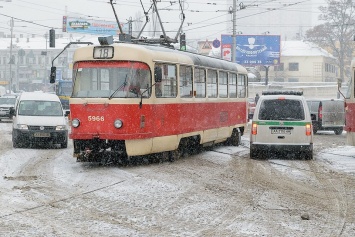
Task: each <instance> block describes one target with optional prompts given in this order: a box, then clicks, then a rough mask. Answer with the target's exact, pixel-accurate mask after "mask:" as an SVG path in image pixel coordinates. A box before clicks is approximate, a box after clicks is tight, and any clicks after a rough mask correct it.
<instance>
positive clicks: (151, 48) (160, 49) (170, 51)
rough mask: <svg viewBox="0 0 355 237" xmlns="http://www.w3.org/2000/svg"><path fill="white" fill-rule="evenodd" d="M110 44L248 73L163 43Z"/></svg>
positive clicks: (162, 57)
mask: <svg viewBox="0 0 355 237" xmlns="http://www.w3.org/2000/svg"><path fill="white" fill-rule="evenodd" d="M95 46H98V45H90V46H87V47H80V48H79V49H77V50H79V51H81V50H86V49H87V48H93V47H95ZM110 46H115V47H127V48H131V49H135V50H143V51H146V53H147V54H151V55H152V57H156V58H157V61H158V60H159V58H160V57H161V59H162V61H165V60H167V59H169V60H171V61H172V62H181V61H182V63H181V64H187V62H188V61H190V63H192V64H193V65H195V66H201V67H207V68H216V69H223V70H228V71H237V72H239V73H245V74H247V73H248V72H247V70H246V68H245V67H243V66H242V65H240V64H237V63H234V62H230V61H227V60H223V59H218V58H214V57H210V56H205V55H200V54H196V53H192V52H186V51H181V50H177V49H174V48H168V47H166V46H161V45H151V44H135V43H114V44H111V45H110ZM154 53H162V54H158V55H157V54H156V55H154ZM178 55H180V56H183V58H185V59H183V58H180V59H182V60H180V59H178Z"/></svg>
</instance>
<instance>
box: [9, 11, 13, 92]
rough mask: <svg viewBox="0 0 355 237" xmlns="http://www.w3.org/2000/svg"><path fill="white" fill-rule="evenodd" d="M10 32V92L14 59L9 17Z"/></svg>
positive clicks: (11, 24)
mask: <svg viewBox="0 0 355 237" xmlns="http://www.w3.org/2000/svg"><path fill="white" fill-rule="evenodd" d="M10 27H11V28H10V29H11V30H10V34H11V36H10V37H11V39H10V85H9V91H10V92H11V90H12V64H13V63H14V59H13V58H12V32H13V28H14V18H13V17H11V20H10Z"/></svg>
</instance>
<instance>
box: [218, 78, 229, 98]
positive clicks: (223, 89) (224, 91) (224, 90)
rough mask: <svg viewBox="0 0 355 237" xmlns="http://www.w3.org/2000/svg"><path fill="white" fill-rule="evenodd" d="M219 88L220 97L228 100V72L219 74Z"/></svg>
mask: <svg viewBox="0 0 355 237" xmlns="http://www.w3.org/2000/svg"><path fill="white" fill-rule="evenodd" d="M218 88H219V97H220V98H227V97H228V73H227V72H219V77H218Z"/></svg>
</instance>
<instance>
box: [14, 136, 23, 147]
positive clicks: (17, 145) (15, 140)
mask: <svg viewBox="0 0 355 237" xmlns="http://www.w3.org/2000/svg"><path fill="white" fill-rule="evenodd" d="M12 146H13V148H20V147H21V146H20V143H19V141H18V139H16V138H14V135H12Z"/></svg>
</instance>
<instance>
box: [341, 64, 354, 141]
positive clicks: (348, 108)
mask: <svg viewBox="0 0 355 237" xmlns="http://www.w3.org/2000/svg"><path fill="white" fill-rule="evenodd" d="M354 79H355V59H353V60H352V61H351V79H350V81H349V84H348V88H347V92H346V95H344V96H345V131H346V140H347V144H348V145H351V146H355V97H354V96H355V87H354ZM338 88H340V87H339V86H338ZM339 92H340V90H339Z"/></svg>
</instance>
